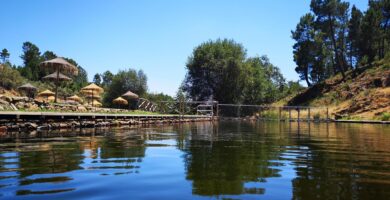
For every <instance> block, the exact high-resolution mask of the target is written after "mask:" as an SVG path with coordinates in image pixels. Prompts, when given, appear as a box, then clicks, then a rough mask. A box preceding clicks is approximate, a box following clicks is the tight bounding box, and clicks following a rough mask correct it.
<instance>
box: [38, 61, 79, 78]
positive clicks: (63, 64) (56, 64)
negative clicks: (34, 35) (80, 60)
mask: <svg viewBox="0 0 390 200" xmlns="http://www.w3.org/2000/svg"><path fill="white" fill-rule="evenodd" d="M40 65H41V66H42V67H46V68H48V69H53V70H54V71H58V72H59V71H62V72H66V73H70V74H73V75H77V74H78V73H79V69H78V68H77V67H76V66H74V65H72V64H70V63H69V62H68V61H66V60H65V59H64V58H61V57H58V58H54V59H51V60H47V61H44V62H42V63H41V64H40Z"/></svg>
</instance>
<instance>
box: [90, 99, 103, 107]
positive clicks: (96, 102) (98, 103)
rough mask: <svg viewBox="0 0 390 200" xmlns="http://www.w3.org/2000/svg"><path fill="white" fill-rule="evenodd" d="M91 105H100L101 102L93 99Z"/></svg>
mask: <svg viewBox="0 0 390 200" xmlns="http://www.w3.org/2000/svg"><path fill="white" fill-rule="evenodd" d="M92 106H96V107H102V103H100V102H99V101H97V100H93V101H92Z"/></svg>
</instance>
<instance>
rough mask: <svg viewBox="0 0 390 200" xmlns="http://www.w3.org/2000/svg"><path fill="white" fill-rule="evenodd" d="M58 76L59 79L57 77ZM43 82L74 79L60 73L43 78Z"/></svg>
mask: <svg viewBox="0 0 390 200" xmlns="http://www.w3.org/2000/svg"><path fill="white" fill-rule="evenodd" d="M57 75H58V77H57ZM42 79H43V80H45V81H57V79H58V81H71V80H72V79H71V78H69V77H67V76H65V75H64V74H62V73H60V72H54V73H52V74H49V75H47V76H45V77H43V78H42Z"/></svg>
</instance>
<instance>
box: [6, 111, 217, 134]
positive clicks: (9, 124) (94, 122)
mask: <svg viewBox="0 0 390 200" xmlns="http://www.w3.org/2000/svg"><path fill="white" fill-rule="evenodd" d="M214 119H215V118H214V117H212V116H206V115H133V114H103V113H66V112H64V113H61V112H0V133H6V132H15V131H33V130H38V131H39V130H54V129H68V128H75V127H81V128H83V127H86V128H93V127H109V126H128V125H142V124H173V123H185V122H198V121H212V120H214Z"/></svg>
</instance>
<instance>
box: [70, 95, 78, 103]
mask: <svg viewBox="0 0 390 200" xmlns="http://www.w3.org/2000/svg"><path fill="white" fill-rule="evenodd" d="M67 99H69V100H72V101H75V102H79V103H81V98H80V97H79V96H77V95H73V96H71V97H68V98H67Z"/></svg>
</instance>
